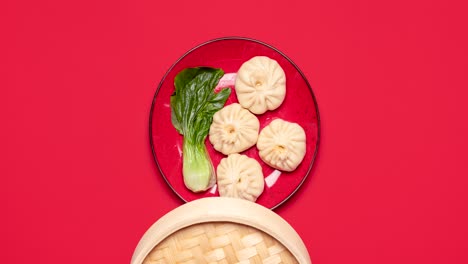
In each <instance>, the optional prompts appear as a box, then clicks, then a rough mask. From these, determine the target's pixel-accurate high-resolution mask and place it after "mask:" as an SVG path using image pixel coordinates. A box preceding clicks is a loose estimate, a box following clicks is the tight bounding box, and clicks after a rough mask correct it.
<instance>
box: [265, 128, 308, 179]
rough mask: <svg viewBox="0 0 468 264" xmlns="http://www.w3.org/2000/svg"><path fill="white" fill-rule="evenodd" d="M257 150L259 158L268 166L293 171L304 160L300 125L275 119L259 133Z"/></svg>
mask: <svg viewBox="0 0 468 264" xmlns="http://www.w3.org/2000/svg"><path fill="white" fill-rule="evenodd" d="M257 148H258V152H259V153H258V154H259V155H260V158H261V159H262V160H263V161H264V162H265V163H267V164H268V165H269V166H271V167H273V168H275V169H278V170H282V171H293V170H295V169H296V168H297V166H299V164H300V163H301V162H302V160H303V159H304V156H305V153H306V135H305V132H304V129H303V128H302V127H301V126H300V125H298V124H296V123H291V122H287V121H284V120H282V119H275V120H273V121H272V122H271V123H270V124H269V125H268V126H266V127H265V128H263V129H262V131H261V132H260V135H259V136H258V142H257Z"/></svg>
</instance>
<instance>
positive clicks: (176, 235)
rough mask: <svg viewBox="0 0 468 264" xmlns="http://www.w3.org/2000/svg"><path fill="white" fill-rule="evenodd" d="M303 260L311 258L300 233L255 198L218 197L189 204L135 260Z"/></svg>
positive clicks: (150, 235) (148, 239) (158, 229)
mask: <svg viewBox="0 0 468 264" xmlns="http://www.w3.org/2000/svg"><path fill="white" fill-rule="evenodd" d="M159 263H168V264H169V263H181V264H182V263H183V264H189V263H190V264H192V263H193V264H198V263H200V264H201V263H210V264H211V263H225V264H231V263H232V264H234V263H240V264H244V263H245V264H247V263H271V264H273V263H300V264H310V263H311V260H310V257H309V254H308V252H307V248H306V247H305V245H304V243H303V241H302V240H301V238H300V237H299V235H298V234H297V233H296V231H295V230H294V229H293V228H292V227H291V226H290V225H289V224H288V223H287V222H286V221H285V220H284V219H282V218H281V217H280V216H279V215H277V214H276V213H274V212H273V211H271V210H269V209H267V208H265V207H263V206H261V205H258V204H256V203H252V202H249V201H245V200H241V199H235V198H224V197H213V198H203V199H199V200H195V201H193V202H189V203H186V204H184V205H182V206H180V207H178V208H176V209H174V210H172V211H171V212H169V213H167V214H166V215H164V216H163V217H161V218H160V219H159V220H158V221H157V222H156V223H154V224H153V225H152V226H151V227H150V228H149V229H148V230H147V231H146V233H145V234H144V235H143V237H142V238H141V240H140V242H139V243H138V245H137V247H136V249H135V252H134V253H133V257H132V260H131V264H159Z"/></svg>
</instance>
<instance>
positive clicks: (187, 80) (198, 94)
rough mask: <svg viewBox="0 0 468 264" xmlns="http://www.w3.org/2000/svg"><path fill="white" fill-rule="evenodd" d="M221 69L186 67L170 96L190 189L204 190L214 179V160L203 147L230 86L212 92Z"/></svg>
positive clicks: (177, 78)
mask: <svg viewBox="0 0 468 264" xmlns="http://www.w3.org/2000/svg"><path fill="white" fill-rule="evenodd" d="M223 75H224V71H223V70H221V69H216V68H209V67H199V68H187V69H184V70H182V71H181V72H179V73H178V74H177V76H176V77H175V80H174V86H175V91H174V93H173V94H172V96H171V121H172V125H173V126H174V127H175V129H176V130H177V131H178V132H179V133H180V134H181V135H183V136H184V140H183V150H182V155H183V165H182V166H183V168H182V174H183V176H184V183H185V186H187V188H189V189H190V190H191V191H193V192H200V191H204V190H207V189H208V188H210V187H211V186H213V185H214V183H215V181H216V175H215V170H214V168H213V163H212V162H211V159H210V157H209V155H208V152H207V150H206V147H205V139H206V136H207V135H208V132H209V130H210V125H211V122H212V121H213V115H214V114H215V113H216V112H217V111H218V110H220V109H221V108H223V106H224V104H225V103H226V100H227V98H228V97H229V95H230V94H231V89H229V88H224V89H222V90H221V91H220V92H218V93H215V92H214V89H215V87H216V85H217V84H218V82H219V80H220V79H221V77H223Z"/></svg>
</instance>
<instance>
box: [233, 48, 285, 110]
mask: <svg viewBox="0 0 468 264" xmlns="http://www.w3.org/2000/svg"><path fill="white" fill-rule="evenodd" d="M235 88H236V94H237V99H238V100H239V103H240V104H241V105H242V106H243V107H244V108H247V109H249V110H250V111H251V112H252V113H254V114H263V113H265V112H266V111H267V110H274V109H276V108H278V107H279V106H280V105H281V103H283V100H284V97H285V95H286V75H285V74H284V71H283V69H282V68H281V66H280V65H279V64H278V62H276V61H275V60H273V59H270V58H268V57H265V56H257V57H253V58H251V59H250V60H248V61H246V62H244V64H242V66H241V67H240V69H239V71H238V72H237V78H236V84H235Z"/></svg>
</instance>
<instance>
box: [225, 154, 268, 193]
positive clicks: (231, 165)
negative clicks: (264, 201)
mask: <svg viewBox="0 0 468 264" xmlns="http://www.w3.org/2000/svg"><path fill="white" fill-rule="evenodd" d="M217 177H218V190H219V195H220V196H222V197H234V198H240V199H245V200H249V201H252V202H255V201H256V200H257V198H258V196H260V194H262V192H263V188H264V185H265V182H264V178H263V173H262V167H261V166H260V164H259V163H258V162H257V161H256V160H255V159H252V158H249V157H247V156H246V155H241V154H231V155H229V156H228V157H227V158H224V159H222V160H221V162H220V163H219V165H218V169H217Z"/></svg>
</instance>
